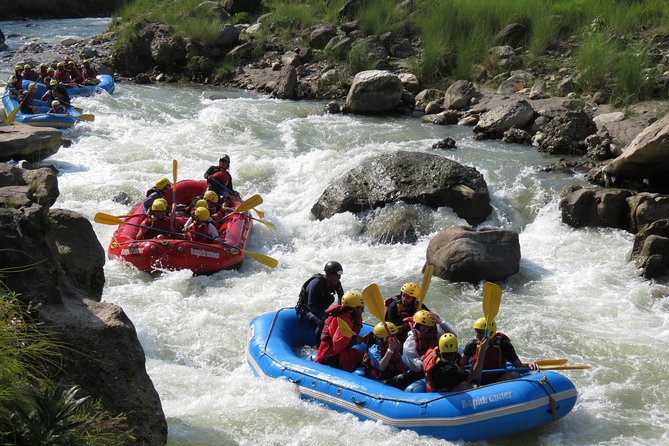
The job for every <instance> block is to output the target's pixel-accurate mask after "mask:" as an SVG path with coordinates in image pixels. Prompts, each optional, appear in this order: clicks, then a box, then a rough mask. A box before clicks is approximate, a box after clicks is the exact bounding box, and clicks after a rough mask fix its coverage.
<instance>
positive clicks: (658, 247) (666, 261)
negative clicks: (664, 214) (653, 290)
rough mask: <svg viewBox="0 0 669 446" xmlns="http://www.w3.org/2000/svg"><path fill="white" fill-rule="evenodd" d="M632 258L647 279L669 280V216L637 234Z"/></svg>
mask: <svg viewBox="0 0 669 446" xmlns="http://www.w3.org/2000/svg"><path fill="white" fill-rule="evenodd" d="M632 259H633V260H634V261H635V262H636V264H637V265H638V266H639V268H640V269H641V271H640V273H641V275H642V276H643V277H645V278H646V279H654V280H658V281H660V282H665V283H666V282H669V218H664V219H661V220H657V221H655V222H653V223H652V224H651V225H649V226H648V227H647V228H645V229H643V230H642V231H641V232H639V233H637V234H636V236H635V237H634V247H633V248H632Z"/></svg>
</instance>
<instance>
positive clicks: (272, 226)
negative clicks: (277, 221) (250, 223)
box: [254, 218, 276, 229]
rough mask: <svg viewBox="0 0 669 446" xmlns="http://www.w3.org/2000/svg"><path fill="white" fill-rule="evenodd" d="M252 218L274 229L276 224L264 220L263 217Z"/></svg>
mask: <svg viewBox="0 0 669 446" xmlns="http://www.w3.org/2000/svg"><path fill="white" fill-rule="evenodd" d="M254 220H258V221H259V222H260V223H262V224H264V225H265V226H267V227H268V228H270V229H276V226H275V225H274V223H272V222H271V221H268V220H265V219H264V218H254Z"/></svg>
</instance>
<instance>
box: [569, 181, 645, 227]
mask: <svg viewBox="0 0 669 446" xmlns="http://www.w3.org/2000/svg"><path fill="white" fill-rule="evenodd" d="M632 194H633V193H632V192H631V191H629V190H627V189H613V188H612V189H602V188H592V187H583V188H580V189H577V190H574V191H572V192H571V193H569V194H567V195H566V196H565V197H564V198H562V199H561V200H560V211H561V213H562V222H563V223H566V224H568V225H569V226H572V227H574V228H582V227H586V226H599V227H607V228H618V229H624V230H626V231H627V230H629V228H630V225H631V222H630V212H629V206H628V204H627V198H629V197H630V196H632Z"/></svg>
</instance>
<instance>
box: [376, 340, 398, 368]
mask: <svg viewBox="0 0 669 446" xmlns="http://www.w3.org/2000/svg"><path fill="white" fill-rule="evenodd" d="M400 348H401V345H400V343H399V341H398V340H397V338H396V337H395V336H392V337H390V338H388V349H387V350H386V353H385V354H384V355H383V358H381V361H380V362H379V366H378V369H379V370H381V371H382V372H383V371H384V370H386V368H388V365H389V364H390V361H391V359H392V358H393V355H394V354H395V352H397V351H399V349H400Z"/></svg>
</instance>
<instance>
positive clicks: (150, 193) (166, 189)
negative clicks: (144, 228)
mask: <svg viewBox="0 0 669 446" xmlns="http://www.w3.org/2000/svg"><path fill="white" fill-rule="evenodd" d="M171 192H172V183H170V180H168V179H167V178H161V179H159V180H158V181H156V184H155V185H154V186H153V187H152V188H151V189H149V190H147V191H146V198H145V199H144V202H143V203H142V210H143V211H144V213H145V214H148V213H149V209H151V204H153V201H154V200H156V199H158V198H165V199H166V200H167V203H168V207H169V203H170V200H171V199H172V196H171V195H172V194H171Z"/></svg>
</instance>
